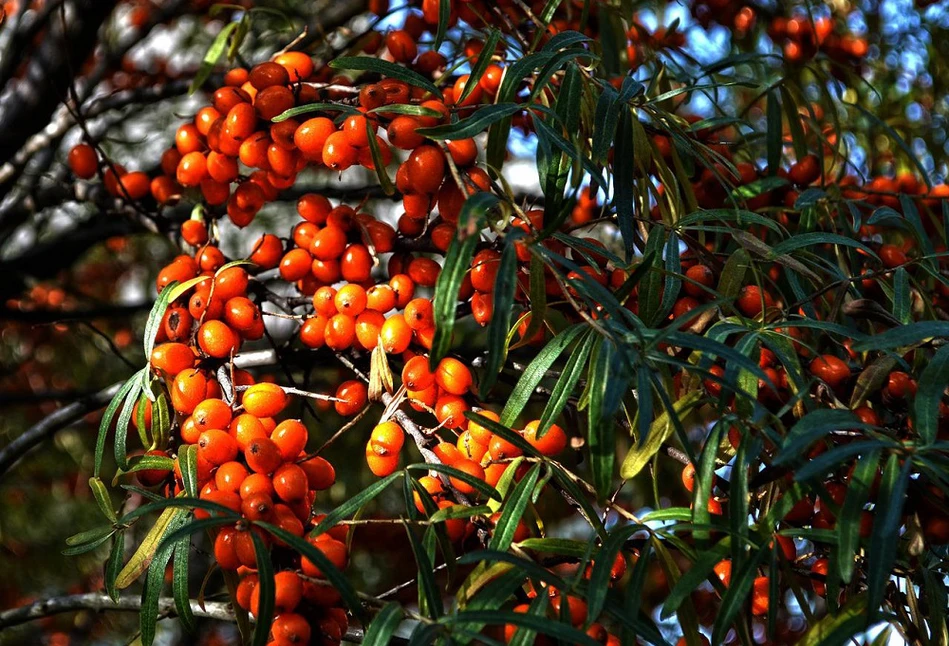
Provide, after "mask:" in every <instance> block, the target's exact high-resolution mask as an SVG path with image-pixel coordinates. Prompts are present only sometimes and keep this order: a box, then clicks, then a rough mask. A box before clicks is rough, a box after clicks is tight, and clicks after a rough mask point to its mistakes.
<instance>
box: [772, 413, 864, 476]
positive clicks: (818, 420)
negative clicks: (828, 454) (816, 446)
mask: <svg viewBox="0 0 949 646" xmlns="http://www.w3.org/2000/svg"><path fill="white" fill-rule="evenodd" d="M860 428H868V427H867V425H865V424H863V423H861V422H860V420H859V419H858V418H857V416H856V415H854V414H853V413H852V412H851V411H849V410H837V409H831V408H823V409H820V410H815V411H812V412H810V413H808V414H807V415H805V416H804V417H802V418H801V419H799V420H798V421H797V423H796V424H795V425H794V426H792V427H791V430H790V431H788V434H787V436H786V437H785V438H784V445H783V446H782V447H781V450H780V451H779V452H778V455H777V456H775V459H774V461H773V462H772V465H774V466H781V465H783V464H788V463H789V462H792V461H794V460H798V459H800V458H801V456H803V455H804V454H805V453H806V449H807V448H809V447H810V446H811V444H813V443H814V442H816V441H817V440H819V439H820V438H822V437H824V436H826V435H827V434H828V433H830V432H831V431H836V430H843V429H860Z"/></svg>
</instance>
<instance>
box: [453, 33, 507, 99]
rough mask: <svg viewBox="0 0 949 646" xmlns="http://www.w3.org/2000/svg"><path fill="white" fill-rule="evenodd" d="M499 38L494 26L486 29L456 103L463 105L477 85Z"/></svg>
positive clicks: (488, 64) (489, 61) (499, 34)
mask: <svg viewBox="0 0 949 646" xmlns="http://www.w3.org/2000/svg"><path fill="white" fill-rule="evenodd" d="M500 40H501V32H500V31H498V30H497V29H496V28H495V27H491V28H490V29H489V30H488V37H487V38H485V39H484V46H482V47H481V53H480V54H478V60H476V61H475V64H474V65H472V66H471V73H470V74H469V75H468V81H467V82H466V83H465V89H464V90H463V91H462V93H461V96H460V97H458V98H457V99H456V100H455V103H456V104H458V105H464V102H465V99H467V98H468V95H469V94H471V93H472V92H473V91H474V89H475V88H476V87H478V83H479V82H480V81H481V77H482V76H484V73H485V71H486V70H487V69H488V67H489V66H490V65H491V59H492V57H493V56H494V54H495V51H496V50H497V47H498V42H499V41H500Z"/></svg>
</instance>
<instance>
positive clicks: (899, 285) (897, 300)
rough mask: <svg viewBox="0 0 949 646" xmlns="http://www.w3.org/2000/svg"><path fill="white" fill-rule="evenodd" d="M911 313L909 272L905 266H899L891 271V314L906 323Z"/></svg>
mask: <svg viewBox="0 0 949 646" xmlns="http://www.w3.org/2000/svg"><path fill="white" fill-rule="evenodd" d="M912 314H913V312H912V308H911V300H910V289H909V274H908V273H907V271H906V268H905V267H900V268H898V269H897V270H896V271H895V272H893V316H894V317H896V319H897V320H898V321H899V322H900V323H903V324H906V323H909V322H910V320H911V318H912Z"/></svg>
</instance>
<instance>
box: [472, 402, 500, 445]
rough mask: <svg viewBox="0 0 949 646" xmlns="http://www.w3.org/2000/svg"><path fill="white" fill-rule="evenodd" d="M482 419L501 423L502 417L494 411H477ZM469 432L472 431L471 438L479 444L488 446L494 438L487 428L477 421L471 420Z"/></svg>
mask: <svg viewBox="0 0 949 646" xmlns="http://www.w3.org/2000/svg"><path fill="white" fill-rule="evenodd" d="M475 412H476V413H477V414H478V415H480V416H481V417H484V418H486V419H489V420H491V421H494V422H500V421H501V416H500V415H498V414H497V413H495V412H494V411H492V410H485V409H482V410H477V411H475ZM468 430H469V431H471V437H472V438H474V441H475V442H478V443H479V444H484V445H485V446H487V445H488V444H490V442H491V438H492V437H494V434H493V433H492V432H491V431H490V430H488V429H487V428H485V427H483V426H481V424H479V423H478V422H477V421H475V420H471V421H469V422H468Z"/></svg>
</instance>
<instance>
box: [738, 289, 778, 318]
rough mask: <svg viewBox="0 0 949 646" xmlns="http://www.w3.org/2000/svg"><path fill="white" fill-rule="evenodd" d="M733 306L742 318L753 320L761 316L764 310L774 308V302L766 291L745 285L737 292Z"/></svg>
mask: <svg viewBox="0 0 949 646" xmlns="http://www.w3.org/2000/svg"><path fill="white" fill-rule="evenodd" d="M735 305H736V306H737V307H738V311H739V312H741V313H742V314H743V315H744V316H747V317H748V318H754V317H756V316H758V315H759V314H761V312H762V311H764V308H769V307H774V305H775V302H774V298H773V297H772V296H771V294H770V293H769V292H768V291H767V290H765V291H762V290H761V288H760V287H758V286H757V285H745V286H744V287H742V288H741V291H740V292H738V298H737V299H736V300H735Z"/></svg>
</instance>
